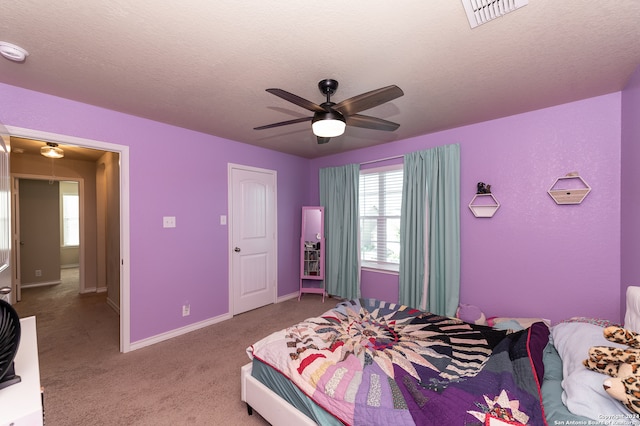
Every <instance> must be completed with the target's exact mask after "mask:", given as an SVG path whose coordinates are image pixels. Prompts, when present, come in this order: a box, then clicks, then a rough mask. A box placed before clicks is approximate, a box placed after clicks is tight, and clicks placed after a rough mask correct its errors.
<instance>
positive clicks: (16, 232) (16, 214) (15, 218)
mask: <svg viewBox="0 0 640 426" xmlns="http://www.w3.org/2000/svg"><path fill="white" fill-rule="evenodd" d="M21 179H26V180H50V181H57V182H62V181H67V182H69V181H71V182H77V183H78V196H79V197H80V200H81V202H80V225H79V226H80V229H79V231H80V249H79V256H80V260H79V261H80V268H79V273H80V279H79V281H80V283H79V286H80V289H79V290H80V293H86V292H87V289H86V287H85V267H84V259H85V250H86V248H85V241H84V197H85V195H84V179H83V178H79V177H77V176H76V177H67V176H55V177H47V176H43V175H34V174H26V173H11V198H12V199H13V200H14V201H13V202H14V206H13V208H12V210H11V213H12V217H11V225H12V228H13V232H12V236H13V243H14V250H15V253H14V255H13V256H12V262H13V265H12V266H13V267H14V268H15V269H14V274H13V276H14V277H17V278H16V283H15V286H13V287H14V288H13V291H14V292H15V295H16V301H17V302H19V301H20V300H21V299H22V289H21V283H22V277H21V269H20V266H21V263H20V262H21V259H20V257H21V253H20V249H19V248H18V245H19V243H18V240H19V239H20V201H19V197H15V194H14V191H15V189H16V185H17V186H18V193H19V192H20V188H19V186H20V185H19V184H18V183H17V182H19V181H20V180H21ZM14 227H15V228H14ZM97 290H98V289H97V288H96V291H97Z"/></svg>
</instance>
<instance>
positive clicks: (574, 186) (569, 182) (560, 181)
mask: <svg viewBox="0 0 640 426" xmlns="http://www.w3.org/2000/svg"><path fill="white" fill-rule="evenodd" d="M547 192H548V193H549V195H550V196H551V198H553V201H555V202H556V204H580V203H582V201H584V199H585V198H586V197H587V195H589V192H591V187H590V186H589V184H587V182H585V180H584V179H582V177H580V175H577V174H568V175H567V176H561V177H559V178H557V179H556V180H555V182H553V185H551V187H550V188H549V190H548V191H547Z"/></svg>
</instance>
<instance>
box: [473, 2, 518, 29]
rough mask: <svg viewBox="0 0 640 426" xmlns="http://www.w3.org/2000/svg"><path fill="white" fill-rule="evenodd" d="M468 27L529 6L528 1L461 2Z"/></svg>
mask: <svg viewBox="0 0 640 426" xmlns="http://www.w3.org/2000/svg"><path fill="white" fill-rule="evenodd" d="M462 4H463V5H464V10H465V12H467V18H468V19H469V25H471V28H475V27H477V26H478V25H482V24H485V23H487V22H489V21H492V20H494V19H496V18H499V17H501V16H503V15H506V14H507V13H509V12H513V11H514V10H516V9H519V8H521V7H522V6H526V5H528V4H529V0H462Z"/></svg>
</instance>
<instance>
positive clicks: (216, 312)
mask: <svg viewBox="0 0 640 426" xmlns="http://www.w3.org/2000/svg"><path fill="white" fill-rule="evenodd" d="M0 99H2V102H1V103H0V122H2V123H3V124H5V125H7V126H15V127H23V128H27V129H33V130H40V131H45V132H51V133H58V134H63V135H69V136H76V137H81V138H87V139H94V140H99V141H103V142H109V143H115V144H120V145H127V146H129V147H130V148H129V152H130V227H131V235H130V237H131V240H130V244H131V245H130V249H131V341H132V342H136V341H139V340H141V339H145V338H148V337H153V336H155V335H158V334H161V333H165V332H169V331H172V330H175V329H178V328H180V327H185V326H188V325H189V324H193V323H197V322H200V321H204V320H207V319H210V318H215V317H217V316H220V315H224V314H226V313H228V312H229V310H230V309H229V306H228V305H229V303H228V301H229V290H228V286H229V284H228V278H229V275H228V261H229V258H228V246H227V240H228V238H227V232H228V228H227V226H222V225H220V224H219V217H220V215H223V214H224V215H226V214H227V163H237V164H243V165H248V166H254V167H262V168H267V169H272V170H276V171H277V174H278V230H279V233H278V294H279V295H280V296H283V295H287V294H291V293H294V292H297V291H298V273H299V266H298V262H297V261H296V262H291V259H296V260H297V259H298V258H299V254H298V249H299V239H300V222H301V219H300V217H301V214H300V212H301V210H300V207H301V206H302V205H303V204H306V202H307V195H306V194H307V183H306V182H305V181H304V179H300V176H304V175H305V174H306V173H307V167H308V160H307V159H302V158H299V157H295V156H291V155H286V154H281V153H278V152H275V151H270V150H266V149H262V148H258V147H254V146H251V145H247V144H243V143H238V142H233V141H229V140H225V139H221V138H217V137H213V136H209V135H205V134H202V133H198V132H194V131H190V130H186V129H182V128H178V127H174V126H169V125H166V124H162V123H158V122H154V121H150V120H145V119H141V118H137V117H133V116H129V115H125V114H120V113H117V112H114V111H109V110H105V109H101V108H96V107H93V106H89V105H85V104H81V103H77V102H72V101H69V100H65V99H61V98H57V97H54V96H49V95H45V94H41V93H37V92H33V91H28V90H24V89H20V88H17V87H13V86H8V85H4V84H0ZM163 216H176V222H177V227H176V228H175V229H163V228H162V217H163ZM184 301H189V303H190V304H191V315H190V316H189V317H182V315H181V306H182V303H183V302H184Z"/></svg>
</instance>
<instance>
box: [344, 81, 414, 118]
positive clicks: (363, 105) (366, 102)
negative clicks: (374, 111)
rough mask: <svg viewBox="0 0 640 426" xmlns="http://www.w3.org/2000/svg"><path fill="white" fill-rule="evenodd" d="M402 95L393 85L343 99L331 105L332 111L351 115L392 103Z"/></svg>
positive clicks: (400, 90)
mask: <svg viewBox="0 0 640 426" xmlns="http://www.w3.org/2000/svg"><path fill="white" fill-rule="evenodd" d="M402 95H404V92H403V91H402V89H400V88H399V87H398V86H396V85H395V84H394V85H391V86H387V87H383V88H380V89H376V90H372V91H370V92H367V93H363V94H361V95H358V96H354V97H352V98H349V99H345V100H344V101H342V102H339V103H337V104H336V105H333V107H332V109H334V110H336V111H339V112H341V113H342V114H343V115H351V114H355V113H358V112H360V111H364V110H367V109H369V108H373V107H375V106H378V105H381V104H383V103H385V102H389V101H392V100H394V99H396V98H399V97H400V96H402Z"/></svg>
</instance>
